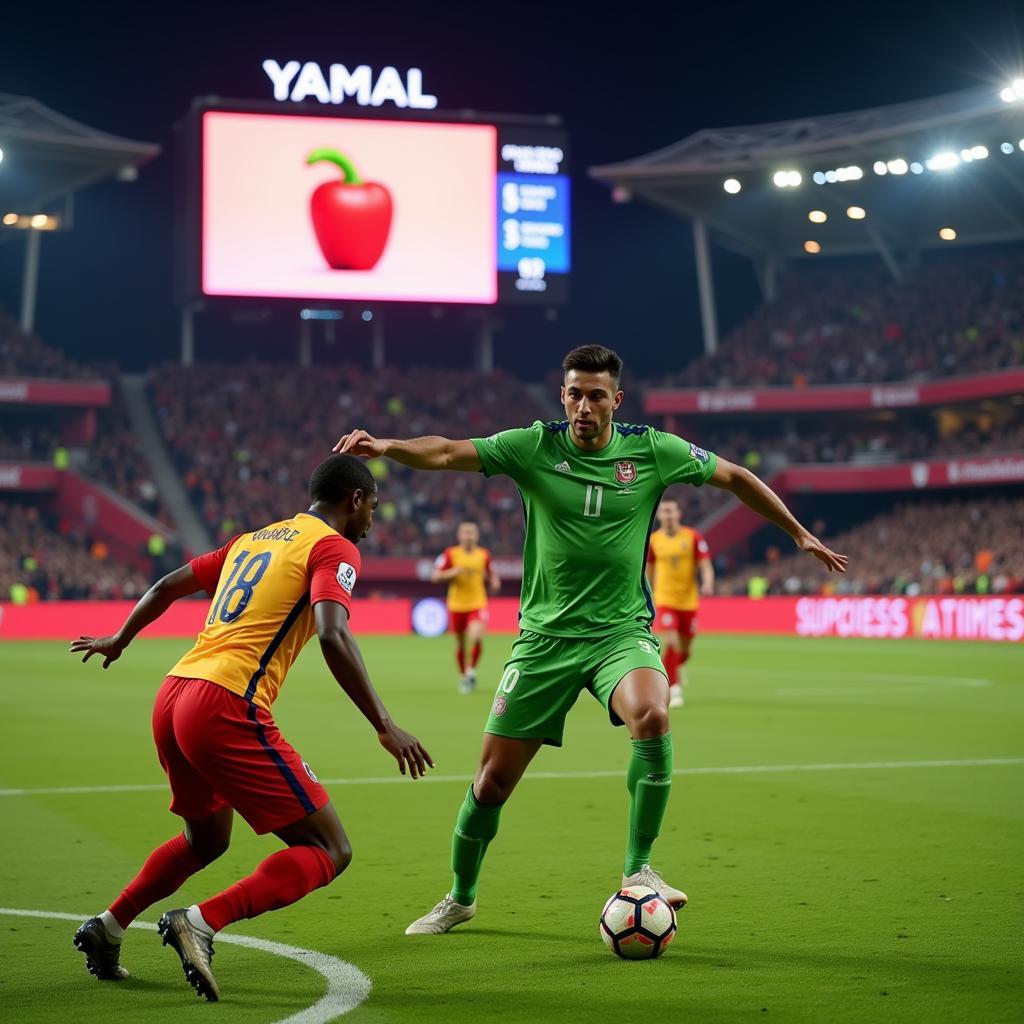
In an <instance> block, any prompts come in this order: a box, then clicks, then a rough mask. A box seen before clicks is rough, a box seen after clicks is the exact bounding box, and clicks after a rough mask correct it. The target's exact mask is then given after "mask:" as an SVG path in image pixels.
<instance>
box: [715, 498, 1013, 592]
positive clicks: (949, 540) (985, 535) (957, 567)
mask: <svg viewBox="0 0 1024 1024" xmlns="http://www.w3.org/2000/svg"><path fill="white" fill-rule="evenodd" d="M822 525H823V524H815V526H816V527H819V526H822ZM822 533H823V536H822V539H823V540H825V542H826V543H827V544H828V545H829V546H830V547H831V548H832V549H833V550H835V551H838V552H840V553H842V554H844V555H848V556H849V559H850V567H849V570H848V572H847V573H846V574H844V575H838V574H832V575H830V574H828V573H825V572H824V571H823V570H822V569H821V566H820V565H819V564H818V563H817V562H816V561H815V560H814V559H812V558H809V557H808V556H807V555H806V554H803V553H801V552H798V551H795V550H793V551H790V550H788V549H787V550H786V553H785V554H783V553H782V551H780V549H779V548H770V549H769V550H768V552H767V557H766V560H765V561H764V562H762V563H760V564H757V565H753V566H747V567H745V568H744V569H743V571H742V572H739V573H734V574H733V575H731V576H728V577H725V578H724V579H720V581H719V584H718V585H717V586H716V591H717V592H718V593H723V594H745V593H748V591H749V589H750V587H751V581H752V580H755V581H756V580H761V581H764V583H765V584H766V585H767V590H766V592H767V593H768V594H903V595H906V596H908V597H915V596H917V595H919V594H1013V593H1021V592H1024V498H1021V497H999V498H983V499H961V498H950V499H944V500H941V501H939V500H935V501H916V502H907V503H905V504H901V505H898V506H897V507H896V508H895V509H893V511H891V512H887V513H885V514H883V515H880V516H877V517H875V518H873V519H869V520H867V521H866V522H863V523H861V524H859V525H857V526H855V527H854V528H853V529H851V530H846V531H844V532H842V533H838V534H837V535H836V536H834V537H833V536H829V535H828V533H827V531H825V530H823V531H822Z"/></svg>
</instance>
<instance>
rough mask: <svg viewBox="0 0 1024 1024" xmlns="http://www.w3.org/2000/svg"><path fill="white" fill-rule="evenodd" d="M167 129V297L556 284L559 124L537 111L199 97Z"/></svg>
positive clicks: (566, 258) (562, 235)
mask: <svg viewBox="0 0 1024 1024" xmlns="http://www.w3.org/2000/svg"><path fill="white" fill-rule="evenodd" d="M181 136H182V145H181V147H180V155H181V157H182V160H181V168H182V173H183V176H184V178H185V183H184V188H183V189H182V190H181V195H182V197H183V200H184V209H183V211H182V216H181V217H179V218H178V225H179V231H180V237H179V271H180V277H179V295H180V298H181V299H182V301H183V302H187V301H192V300H195V299H201V298H225V299H253V298H254V299H261V300H268V299H278V300H291V301H293V302H296V303H302V304H307V303H321V304H324V305H330V304H332V303H342V302H346V301H360V302H380V303H417V302H421V303H430V304H439V303H444V304H447V303H453V304H462V305H478V306H484V307H486V306H495V305H536V306H551V305H557V304H560V303H563V302H565V301H566V299H567V297H568V281H569V274H570V271H571V189H570V179H569V174H568V153H567V138H566V134H565V132H564V130H563V129H562V128H561V127H560V126H559V125H558V124H556V123H552V119H550V118H545V119H539V118H538V119H531V118H525V117H499V116H495V117H485V116H479V117H478V116H469V115H455V114H445V113H444V112H442V111H434V110H431V111H422V110H417V111H415V112H412V113H406V112H405V111H395V110H389V111H388V112H387V113H383V112H381V111H373V112H368V111H364V110H357V109H346V112H345V115H344V116H338V114H337V111H331V112H329V113H325V112H324V111H323V110H322V109H318V108H312V109H308V108H306V107H305V106H297V105H289V107H288V108H287V109H286V110H282V108H281V106H280V105H268V104H260V103H243V102H237V103H236V102H230V103H229V102H223V101H211V100H202V101H197V102H196V103H195V104H194V105H193V107H192V109H191V111H190V113H189V115H188V117H187V118H186V120H185V121H184V123H183V125H182V130H181Z"/></svg>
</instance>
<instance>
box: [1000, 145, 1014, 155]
mask: <svg viewBox="0 0 1024 1024" xmlns="http://www.w3.org/2000/svg"><path fill="white" fill-rule="evenodd" d="M999 148H1000V149H1001V150H1002V151H1003V152H1004V153H1006V154H1007V156H1009V154H1010V153H1012V152H1013V143H1012V142H1000V143H999Z"/></svg>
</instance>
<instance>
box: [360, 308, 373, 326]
mask: <svg viewBox="0 0 1024 1024" xmlns="http://www.w3.org/2000/svg"><path fill="white" fill-rule="evenodd" d="M362 316H363V323H364V324H368V323H369V322H370V321H371V320H372V319H373V310H372V309H364V310H363V313H362Z"/></svg>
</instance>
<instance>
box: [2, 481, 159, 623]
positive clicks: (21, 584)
mask: <svg viewBox="0 0 1024 1024" xmlns="http://www.w3.org/2000/svg"><path fill="white" fill-rule="evenodd" d="M149 583H150V581H149V580H147V579H146V578H145V577H144V576H142V575H141V574H140V573H139V572H137V571H136V570H135V569H132V568H130V567H129V566H125V565H122V564H120V563H118V562H117V561H115V560H114V559H113V558H112V557H111V554H110V551H109V549H108V548H107V546H106V545H105V544H104V543H103V542H102V541H99V540H95V539H93V538H91V537H89V536H87V535H86V534H85V533H83V532H80V531H76V530H72V529H70V528H68V527H67V526H66V525H65V524H63V523H61V522H59V521H57V520H54V519H51V518H49V517H46V516H44V515H43V513H42V512H40V510H39V509H38V508H37V507H36V506H34V505H30V504H23V503H21V502H14V501H0V600H5V601H6V600H13V601H15V602H17V603H19V604H24V603H31V602H34V601H52V600H58V599H61V600H69V601H70V600H93V599H95V600H106V599H113V598H138V597H141V596H142V594H144V593H145V592H146V589H147V588H148V587H149Z"/></svg>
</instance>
